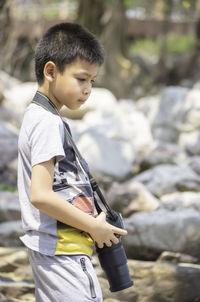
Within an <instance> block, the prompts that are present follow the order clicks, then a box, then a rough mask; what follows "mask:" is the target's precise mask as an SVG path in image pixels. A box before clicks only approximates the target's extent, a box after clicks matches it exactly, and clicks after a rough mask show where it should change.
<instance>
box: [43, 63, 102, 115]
mask: <svg viewBox="0 0 200 302" xmlns="http://www.w3.org/2000/svg"><path fill="white" fill-rule="evenodd" d="M98 68H99V65H98V64H91V63H89V62H87V61H85V60H81V59H79V58H78V59H76V60H75V61H74V62H73V63H71V64H69V65H67V66H66V68H65V70H64V72H63V73H60V72H59V71H58V70H57V68H56V72H55V74H54V79H53V80H52V82H51V83H50V86H49V97H50V99H51V100H52V101H53V102H54V103H55V105H56V106H57V108H58V109H60V108H61V107H62V106H63V105H65V106H67V107H68V108H69V109H72V110H75V109H78V108H79V107H80V106H81V105H82V104H84V103H85V101H86V100H87V98H88V97H89V95H90V93H91V88H92V83H93V82H94V81H95V78H96V76H97V72H98Z"/></svg>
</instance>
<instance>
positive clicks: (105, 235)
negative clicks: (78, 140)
mask: <svg viewBox="0 0 200 302" xmlns="http://www.w3.org/2000/svg"><path fill="white" fill-rule="evenodd" d="M54 162H55V158H52V159H51V160H49V161H46V162H43V163H40V164H37V165H35V166H34V167H33V168H32V176H31V192H30V199H31V203H32V205H33V206H35V207H36V208H37V209H39V210H41V211H43V212H44V213H46V214H47V215H49V216H51V217H53V218H54V219H56V220H58V221H61V222H63V223H65V224H68V225H71V226H72V227H75V228H77V229H80V230H82V231H85V232H87V233H89V234H90V235H91V236H92V238H93V239H94V240H95V241H96V243H97V244H98V246H99V247H100V248H102V247H103V244H104V243H105V244H106V245H107V246H111V245H112V242H114V243H118V239H117V237H116V236H115V235H114V234H119V235H126V234H127V231H125V230H122V229H120V228H117V227H115V226H113V225H111V224H109V223H107V222H106V215H105V213H104V212H102V213H101V214H100V215H99V216H98V217H97V218H94V217H92V216H90V215H88V214H87V213H84V212H82V211H81V210H79V209H78V208H76V207H75V206H73V205H71V204H70V203H69V202H67V201H66V200H65V199H63V198H62V197H60V196H59V195H58V194H57V193H56V192H54V191H53V189H52V186H53V177H54ZM111 241H112V242H111Z"/></svg>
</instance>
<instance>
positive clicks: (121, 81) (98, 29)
mask: <svg viewBox="0 0 200 302" xmlns="http://www.w3.org/2000/svg"><path fill="white" fill-rule="evenodd" d="M77 22H78V23H80V24H82V25H83V26H85V27H87V28H88V29H89V30H90V31H91V32H93V33H94V34H96V35H97V36H98V38H99V39H100V41H101V43H102V44H103V46H104V48H105V52H106V60H105V63H104V66H103V67H102V69H101V72H100V74H99V77H98V79H99V84H100V85H101V86H103V87H106V88H108V89H110V90H111V91H112V92H113V93H114V94H115V95H116V97H118V98H119V97H121V96H122V95H124V93H125V92H126V90H127V89H128V85H129V84H130V81H129V79H130V77H129V72H130V67H131V62H130V61H129V60H128V59H127V58H126V57H125V55H124V47H123V46H124V25H125V5H124V0H114V1H107V0H84V1H81V0H80V2H79V9H78V18H77Z"/></svg>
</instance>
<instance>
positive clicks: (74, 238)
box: [55, 227, 94, 257]
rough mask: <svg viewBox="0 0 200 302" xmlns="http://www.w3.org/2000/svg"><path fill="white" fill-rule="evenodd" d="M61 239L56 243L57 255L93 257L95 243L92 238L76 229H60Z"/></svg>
mask: <svg viewBox="0 0 200 302" xmlns="http://www.w3.org/2000/svg"><path fill="white" fill-rule="evenodd" d="M57 235H58V237H59V239H58V241H57V243H56V250H55V255H78V254H86V255H88V256H90V257H91V256H92V254H93V246H94V241H93V239H92V238H91V236H90V235H89V234H88V233H86V232H83V231H80V230H78V229H74V228H71V227H69V228H60V229H59V228H58V230H57Z"/></svg>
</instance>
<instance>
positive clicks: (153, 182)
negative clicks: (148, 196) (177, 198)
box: [130, 165, 200, 196]
mask: <svg viewBox="0 0 200 302" xmlns="http://www.w3.org/2000/svg"><path fill="white" fill-rule="evenodd" d="M135 181H139V182H142V183H143V184H144V185H146V186H147V188H148V189H149V190H150V192H151V193H153V194H154V195H156V196H162V195H164V194H168V193H173V192H176V191H177V190H179V191H197V192H198V191H200V176H199V175H198V174H196V173H195V172H194V171H193V170H192V168H190V167H189V166H187V165H180V166H176V165H158V166H156V167H153V168H151V169H149V170H147V171H144V172H142V173H140V174H138V175H137V176H135V177H133V178H132V179H131V180H130V182H135Z"/></svg>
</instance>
